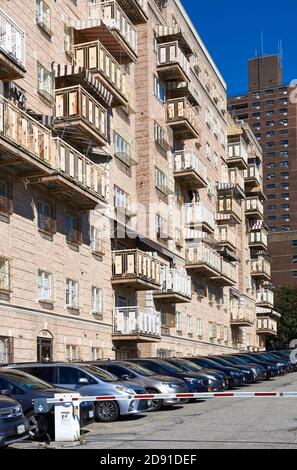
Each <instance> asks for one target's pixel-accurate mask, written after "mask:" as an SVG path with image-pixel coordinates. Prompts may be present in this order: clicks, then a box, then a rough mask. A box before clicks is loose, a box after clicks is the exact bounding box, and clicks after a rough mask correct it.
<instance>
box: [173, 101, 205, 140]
mask: <svg viewBox="0 0 297 470" xmlns="http://www.w3.org/2000/svg"><path fill="white" fill-rule="evenodd" d="M166 123H167V124H168V125H169V126H170V127H171V128H172V130H173V133H174V136H175V138H176V139H177V140H187V139H198V138H199V127H198V124H199V116H198V113H197V111H196V110H195V108H194V107H193V106H192V105H191V104H190V103H189V101H188V100H187V99H186V98H177V99H174V100H167V102H166Z"/></svg>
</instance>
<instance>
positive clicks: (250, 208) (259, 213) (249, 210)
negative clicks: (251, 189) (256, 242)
mask: <svg viewBox="0 0 297 470" xmlns="http://www.w3.org/2000/svg"><path fill="white" fill-rule="evenodd" d="M245 214H246V216H247V217H249V218H252V219H253V220H262V219H263V217H264V206H263V203H262V202H261V201H260V199H259V198H258V197H250V198H248V199H247V200H246V208H245Z"/></svg>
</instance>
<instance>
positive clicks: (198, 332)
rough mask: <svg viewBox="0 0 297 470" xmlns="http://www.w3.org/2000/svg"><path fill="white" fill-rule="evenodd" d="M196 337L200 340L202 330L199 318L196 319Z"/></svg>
mask: <svg viewBox="0 0 297 470" xmlns="http://www.w3.org/2000/svg"><path fill="white" fill-rule="evenodd" d="M197 336H199V337H200V338H202V336H203V329H202V320H201V318H198V319H197Z"/></svg>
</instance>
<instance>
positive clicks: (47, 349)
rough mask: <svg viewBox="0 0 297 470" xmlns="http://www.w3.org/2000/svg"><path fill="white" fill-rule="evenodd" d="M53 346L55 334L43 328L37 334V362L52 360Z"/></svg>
mask: <svg viewBox="0 0 297 470" xmlns="http://www.w3.org/2000/svg"><path fill="white" fill-rule="evenodd" d="M53 347H54V338H53V335H52V334H51V332H50V331H48V330H42V331H41V332H40V333H39V335H38V336H37V362H52V361H53Z"/></svg>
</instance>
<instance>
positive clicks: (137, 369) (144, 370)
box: [120, 363, 156, 377]
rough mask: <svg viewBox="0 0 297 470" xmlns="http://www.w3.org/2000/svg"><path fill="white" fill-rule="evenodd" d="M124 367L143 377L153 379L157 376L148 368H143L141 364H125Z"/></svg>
mask: <svg viewBox="0 0 297 470" xmlns="http://www.w3.org/2000/svg"><path fill="white" fill-rule="evenodd" d="M120 365H121V364H120ZM123 366H124V367H126V368H127V369H130V370H132V371H133V372H135V373H136V374H139V375H143V376H144V377H152V376H153V375H156V374H154V372H152V371H150V370H148V369H147V368H146V367H143V366H141V365H140V364H133V363H131V364H130V363H128V364H123Z"/></svg>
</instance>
